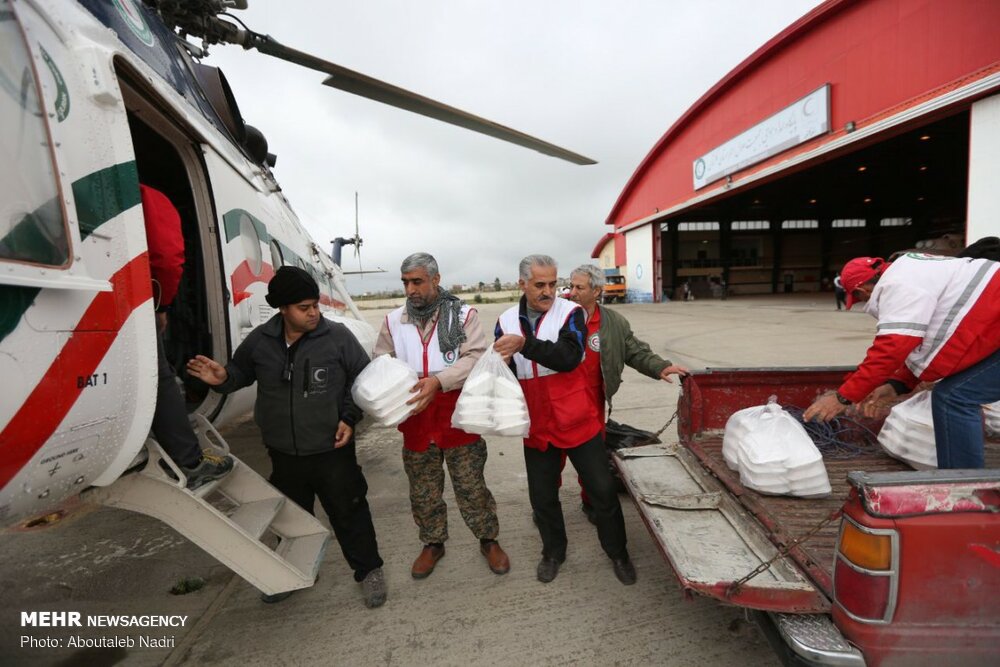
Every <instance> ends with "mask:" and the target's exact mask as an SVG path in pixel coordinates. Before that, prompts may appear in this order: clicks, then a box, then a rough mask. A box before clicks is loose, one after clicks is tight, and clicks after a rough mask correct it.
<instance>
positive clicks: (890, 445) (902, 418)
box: [878, 391, 937, 470]
mask: <svg viewBox="0 0 1000 667" xmlns="http://www.w3.org/2000/svg"><path fill="white" fill-rule="evenodd" d="M878 443H879V444H880V445H882V449H884V450H885V451H886V453H888V454H889V455H890V456H892V457H894V458H897V459H899V460H900V461H903V462H904V463H907V464H909V465H910V467H912V468H915V469H916V470H931V469H933V468H937V445H936V444H935V441H934V416H933V414H932V413H931V392H930V391H922V392H920V393H919V394H917V395H916V396H911V397H910V398H908V399H906V400H905V401H903V402H902V403H900V404H898V405H896V406H894V407H893V408H892V411H891V412H890V413H889V416H888V417H886V418H885V423H884V424H883V425H882V430H881V431H879V433H878Z"/></svg>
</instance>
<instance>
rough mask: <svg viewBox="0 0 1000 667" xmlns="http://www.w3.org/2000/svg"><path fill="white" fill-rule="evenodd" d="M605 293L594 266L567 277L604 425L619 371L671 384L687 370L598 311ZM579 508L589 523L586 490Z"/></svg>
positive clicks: (615, 316)
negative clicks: (582, 319)
mask: <svg viewBox="0 0 1000 667" xmlns="http://www.w3.org/2000/svg"><path fill="white" fill-rule="evenodd" d="M603 289H604V272H603V271H601V270H600V269H599V268H598V267H596V266H594V265H593V264H584V265H583V266H579V267H577V268H576V269H574V270H573V273H571V274H570V288H569V299H570V300H571V301H575V302H576V303H578V304H580V305H581V306H582V307H583V310H584V312H585V313H586V316H587V338H586V344H585V345H584V351H585V355H584V358H583V363H582V364H581V366H582V367H583V368H584V372H585V373H586V375H587V381H588V383H589V384H590V387H591V395H592V396H593V398H594V401H596V402H597V409H598V412H599V413H600V415H601V422H602V423H603V422H604V421H605V416H604V415H605V413H604V407H605V405H611V398H612V397H613V396H614V395H615V393H617V392H618V388H619V387H621V384H622V371H623V370H625V366H626V365H628V366H631V367H632V368H634V369H635V370H637V371H639V372H640V373H642V374H643V375H646V376H648V377H651V378H653V379H654V380H666V381H667V382H672V380H671V379H670V376H671V375H680V376H683V375H685V374H686V373H687V372H688V370H687V369H686V368H684V367H683V366H675V365H673V364H671V363H670V362H669V361H667V360H666V359H664V358H662V357H660V356H659V355H658V354H656V353H654V352H653V351H652V350H651V349H649V345H647V344H646V343H644V342H643V341H641V340H639V339H638V338H636V337H635V334H633V333H632V327H631V326H630V325H629V323H628V320H627V319H625V318H624V317H623V316H622V315H620V314H619V313H616V312H615V311H613V310H611V309H610V308H601V306H600V301H601V292H602V291H603ZM580 498H581V500H582V501H583V505H582V508H581V509H583V511H584V513H585V514H586V515H587V518H588V519H590V521H591V523H594V519H593V509H592V508H591V507H590V503H589V501H588V499H587V493H586V490H581V492H580Z"/></svg>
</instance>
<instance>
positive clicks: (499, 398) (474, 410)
mask: <svg viewBox="0 0 1000 667" xmlns="http://www.w3.org/2000/svg"><path fill="white" fill-rule="evenodd" d="M451 425H452V426H454V427H455V428H459V429H462V430H463V431H467V432H469V433H478V434H480V435H490V434H494V435H506V436H511V437H522V438H523V437H524V436H526V435H528V427H529V426H530V421H529V419H528V406H527V404H526V403H525V402H524V392H522V391H521V385H520V384H519V383H518V381H517V378H516V377H514V374H513V373H512V372H511V371H510V368H508V367H507V364H505V363H504V361H503V357H502V356H500V354H499V353H498V352H497V351H496V350H494V349H493V348H490V349H489V350H487V351H486V353H485V354H483V356H482V357H480V358H479V361H477V362H476V365H475V366H473V367H472V371H470V372H469V377H468V378H467V379H466V380H465V384H464V385H463V386H462V393H461V394H460V395H459V397H458V402H457V404H456V405H455V413H454V414H453V415H452V418H451Z"/></svg>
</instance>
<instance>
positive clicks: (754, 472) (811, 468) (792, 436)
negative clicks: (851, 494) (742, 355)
mask: <svg viewBox="0 0 1000 667" xmlns="http://www.w3.org/2000/svg"><path fill="white" fill-rule="evenodd" d="M722 455H723V458H724V459H725V461H726V464H727V465H728V466H729V467H730V468H732V469H733V470H739V473H740V481H741V482H742V483H743V485H744V486H746V487H748V488H751V489H755V490H757V491H759V492H761V493H767V494H772V495H793V496H801V497H807V498H813V497H820V496H825V495H828V494H829V493H830V490H831V489H830V479H829V477H828V476H827V473H826V466H825V465H824V464H823V456H822V455H821V454H820V452H819V450H818V449H817V448H816V445H815V444H813V441H812V439H811V438H810V437H809V434H808V433H806V431H805V429H804V428H803V427H802V424H800V423H799V422H798V420H796V419H795V418H794V417H792V416H791V415H789V414H788V413H787V412H785V411H784V410H783V409H782V408H781V406H780V405H778V403H777V402H776V401H775V398H774V397H773V396H772V397H771V399H770V400H769V401H768V404H767V405H760V406H755V407H752V408H746V409H745V410H740V411H739V412H737V413H735V414H733V416H731V417H730V418H729V420H728V422H727V423H726V430H725V433H724V434H723V438H722Z"/></svg>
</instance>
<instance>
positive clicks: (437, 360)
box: [385, 305, 480, 452]
mask: <svg viewBox="0 0 1000 667" xmlns="http://www.w3.org/2000/svg"><path fill="white" fill-rule="evenodd" d="M404 312H406V307H405V306H401V307H399V308H397V309H396V310H394V311H392V312H391V313H389V314H388V315H386V317H385V321H386V325H387V326H388V328H389V335H390V336H392V345H393V348H394V350H395V353H396V358H397V359H400V360H401V361H405V362H406V363H407V364H408V365H409V366H410V368H412V369H413V370H415V371H416V372H417V375H418V376H419V377H421V378H425V377H430V376H432V375H436V374H437V373H439V372H441V371H442V370H444V369H445V368H447V367H448V366H450V365H451V364H453V363H455V361H456V360H457V359H458V350H455V351H454V353H451V354H453V355H454V356H452V357H451V358H450V359H448V358H445V355H444V354H442V352H441V346H440V345H439V344H438V336H437V323H436V322H435V324H434V327H433V328H432V329H431V332H430V335H429V336H428V337H427V340H422V339H421V337H420V330H419V329H418V328H417V326H416V325H415V324H412V323H410V322H403V321H402V316H403V313H404ZM468 313H469V307H468V306H465V305H463V306H462V314H461V316H462V318H463V323H464V320H465V318H467V317H468ZM460 393H461V390H459V389H455V390H453V391H442V392H438V395H437V396H435V397H434V400H433V401H431V403H430V405H428V406H427V407H426V408H425V409H424V411H423V412H421V413H420V414H418V415H412V416H410V417H408V418H407V419H406V421H404V422H403V423H402V424H400V425H399V426H397V427H396V428H398V429H399V432H400V433H402V434H403V447H405V448H406V449H409V450H410V451H411V452H423V451H427V448H428V447H429V446H430V445H431V443H434V444H435V445H437V446H438V447H439V448H440V449H448V448H450V447H462V446H463V445H471V444H472V443H474V442H477V441H478V440H479V437H480V436H479V435H477V434H475V433H466V432H465V431H460V430H459V429H457V428H452V427H451V415H452V413H453V412H454V411H455V404H456V403H457V402H458V395H459V394H460Z"/></svg>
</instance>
